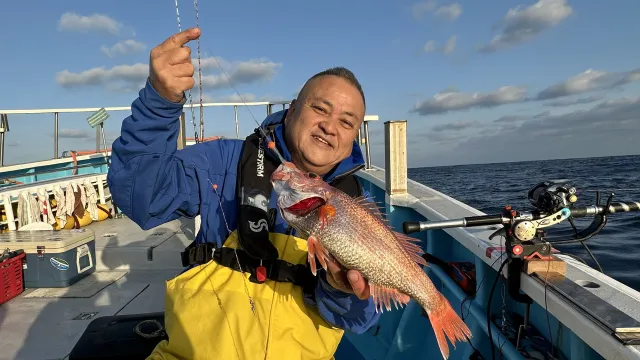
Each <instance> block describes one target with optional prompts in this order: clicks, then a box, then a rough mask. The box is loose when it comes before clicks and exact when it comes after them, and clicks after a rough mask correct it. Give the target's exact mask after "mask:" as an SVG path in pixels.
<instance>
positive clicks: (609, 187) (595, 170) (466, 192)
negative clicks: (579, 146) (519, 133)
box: [408, 155, 640, 291]
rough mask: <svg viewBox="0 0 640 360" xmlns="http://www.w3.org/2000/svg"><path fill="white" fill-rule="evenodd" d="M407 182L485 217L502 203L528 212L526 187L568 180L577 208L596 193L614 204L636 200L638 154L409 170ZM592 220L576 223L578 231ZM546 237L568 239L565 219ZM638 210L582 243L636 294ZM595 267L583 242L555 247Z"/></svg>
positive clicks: (639, 192) (639, 193)
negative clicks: (441, 195)
mask: <svg viewBox="0 0 640 360" xmlns="http://www.w3.org/2000/svg"><path fill="white" fill-rule="evenodd" d="M408 176H409V178H410V179H412V180H414V181H417V182H419V183H421V184H424V185H426V186H429V187H431V188H433V189H436V190H438V191H440V192H442V193H445V194H447V195H449V196H452V197H454V198H456V199H458V200H460V201H462V202H464V203H466V204H469V205H470V206H473V207H475V208H476V209H478V210H480V211H483V212H484V213H487V214H493V213H498V212H500V209H502V208H503V207H504V206H505V205H511V206H512V207H514V208H516V209H519V210H522V211H529V210H532V207H531V205H530V203H529V201H528V199H527V193H528V191H529V189H530V188H532V187H533V186H535V185H536V184H537V183H540V182H543V181H548V180H554V179H566V180H569V181H570V182H572V183H573V184H574V186H575V187H576V190H577V194H578V201H577V204H576V206H585V205H590V204H594V203H595V200H596V192H595V191H596V190H600V198H601V200H600V201H601V203H605V202H606V200H607V197H608V196H609V194H610V193H611V192H613V193H614V194H615V196H614V198H613V201H614V202H616V201H638V202H640V155H635V156H615V157H598V158H583V159H564V160H545V161H526V162H513V163H500V164H481V165H458V166H439V167H426V168H410V169H409V171H408ZM589 223H590V218H585V219H579V221H576V226H577V227H578V230H581V229H583V228H585V227H586V226H588V225H589ZM547 230H548V233H547V234H548V235H549V236H567V235H568V236H570V235H571V234H572V233H573V230H572V229H571V226H570V224H569V222H568V221H564V222H563V224H559V225H557V226H554V227H551V228H547ZM639 230H640V212H635V213H624V214H620V213H618V214H613V215H611V216H610V217H609V219H608V222H607V225H606V226H605V227H604V229H603V230H602V231H601V232H600V233H599V234H598V235H596V236H594V237H593V238H591V239H589V240H587V241H586V244H587V245H588V247H589V249H590V250H591V252H592V253H593V255H594V256H595V258H596V259H597V260H598V262H599V263H600V266H601V267H602V269H603V271H604V273H605V274H607V275H608V276H610V277H612V278H614V279H616V280H618V281H620V282H621V283H623V284H625V285H627V286H629V287H631V288H633V289H635V290H638V291H640V266H638V263H639V261H638V258H639V257H640V231H639ZM555 247H556V248H557V249H558V250H560V251H562V252H566V253H569V254H573V255H575V256H578V257H580V258H582V259H583V260H585V262H586V263H587V264H588V265H589V266H592V267H594V268H596V269H597V267H596V266H595V263H594V262H593V260H591V257H590V256H589V254H588V253H587V251H586V250H585V249H584V247H583V246H582V245H581V244H579V243H578V244H566V245H556V246H555Z"/></svg>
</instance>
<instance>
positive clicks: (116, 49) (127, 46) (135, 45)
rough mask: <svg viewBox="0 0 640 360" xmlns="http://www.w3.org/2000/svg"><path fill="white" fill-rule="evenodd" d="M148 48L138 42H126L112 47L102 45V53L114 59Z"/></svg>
mask: <svg viewBox="0 0 640 360" xmlns="http://www.w3.org/2000/svg"><path fill="white" fill-rule="evenodd" d="M146 48H147V47H146V45H145V44H143V43H141V42H140V41H136V40H124V41H120V42H118V43H116V44H114V45H113V46H111V47H107V46H105V45H102V46H101V47H100V51H102V52H103V53H104V54H105V55H107V56H108V57H114V56H117V55H127V54H131V53H135V52H139V51H143V50H145V49H146Z"/></svg>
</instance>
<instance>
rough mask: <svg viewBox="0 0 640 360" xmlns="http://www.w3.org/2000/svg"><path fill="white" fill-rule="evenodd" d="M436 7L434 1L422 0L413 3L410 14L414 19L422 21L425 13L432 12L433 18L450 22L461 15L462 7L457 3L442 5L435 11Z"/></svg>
mask: <svg viewBox="0 0 640 360" xmlns="http://www.w3.org/2000/svg"><path fill="white" fill-rule="evenodd" d="M436 5H437V2H436V1H435V0H424V1H421V2H418V3H415V4H413V5H412V6H411V14H412V15H413V17H414V18H415V19H422V18H423V17H424V15H425V14H426V13H429V12H432V13H433V16H435V17H439V18H442V19H445V20H450V21H454V20H455V19H457V18H458V17H459V16H460V15H461V14H462V5H460V4H459V3H452V4H449V5H442V6H440V7H438V8H437V9H436ZM434 10H435V11H434Z"/></svg>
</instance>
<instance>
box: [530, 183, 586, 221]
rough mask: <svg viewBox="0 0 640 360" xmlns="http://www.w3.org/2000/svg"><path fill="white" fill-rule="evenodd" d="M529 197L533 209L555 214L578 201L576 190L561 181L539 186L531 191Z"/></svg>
mask: <svg viewBox="0 0 640 360" xmlns="http://www.w3.org/2000/svg"><path fill="white" fill-rule="evenodd" d="M527 197H528V199H529V202H530V203H531V205H533V207H535V208H536V209H537V210H538V211H542V212H545V213H555V212H557V211H559V210H560V209H562V208H565V207H570V206H571V205H573V204H574V203H575V202H576V201H577V200H578V197H577V196H576V188H575V187H573V186H572V185H571V184H569V183H563V182H561V181H559V180H557V181H544V182H541V183H539V184H537V185H536V186H534V187H533V188H531V190H529V193H528V194H527Z"/></svg>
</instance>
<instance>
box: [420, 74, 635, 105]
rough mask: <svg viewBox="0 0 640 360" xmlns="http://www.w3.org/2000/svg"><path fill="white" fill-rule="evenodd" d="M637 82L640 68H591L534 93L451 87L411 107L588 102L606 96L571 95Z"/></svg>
mask: <svg viewBox="0 0 640 360" xmlns="http://www.w3.org/2000/svg"><path fill="white" fill-rule="evenodd" d="M636 81H640V69H634V70H630V71H622V72H606V71H598V70H592V69H589V70H586V71H584V72H582V73H580V74H578V75H575V76H572V77H570V78H568V79H567V80H564V81H561V82H559V83H557V84H554V85H551V86H549V87H547V88H545V89H543V90H541V91H539V92H538V93H537V94H535V95H533V96H530V95H528V90H527V88H525V87H522V86H512V85H511V86H503V87H500V88H499V89H497V90H494V91H492V92H488V93H482V92H474V93H465V92H460V91H458V90H457V89H456V88H455V87H453V86H451V87H449V88H447V89H445V90H443V91H441V92H439V93H437V94H435V95H433V97H432V98H430V99H426V100H421V101H418V102H417V103H416V105H414V107H413V109H411V112H413V113H417V114H420V115H433V114H442V113H446V112H449V111H459V110H468V109H471V108H492V107H497V106H501V105H506V104H513V103H519V102H536V101H545V100H553V99H557V98H565V97H566V99H562V100H556V101H549V102H546V103H545V104H544V105H546V106H552V107H563V106H570V105H581V104H589V103H593V102H595V101H598V100H601V99H602V98H603V96H602V95H601V94H599V95H594V96H589V97H583V98H570V96H572V95H577V94H582V93H586V92H595V91H606V90H612V89H616V88H619V87H622V86H623V85H626V84H629V83H631V82H636Z"/></svg>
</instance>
